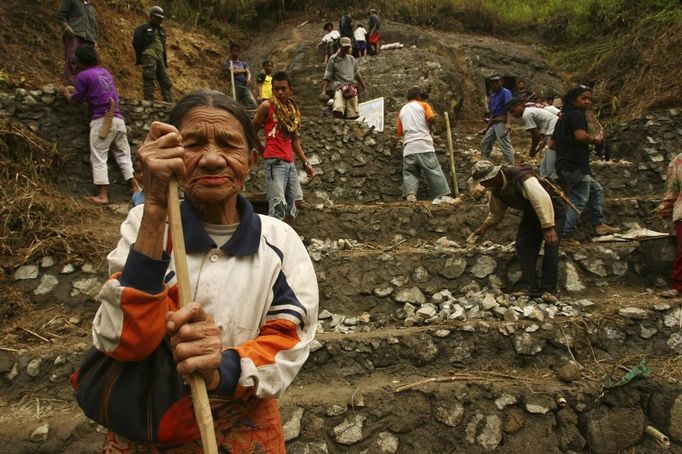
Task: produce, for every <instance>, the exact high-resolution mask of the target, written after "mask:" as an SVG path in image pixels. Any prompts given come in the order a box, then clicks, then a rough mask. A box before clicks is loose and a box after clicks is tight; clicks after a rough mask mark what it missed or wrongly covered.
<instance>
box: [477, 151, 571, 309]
mask: <svg viewBox="0 0 682 454" xmlns="http://www.w3.org/2000/svg"><path fill="white" fill-rule="evenodd" d="M471 178H472V180H473V181H474V182H476V183H478V184H480V185H482V186H484V187H486V188H488V189H489V190H490V201H489V213H488V217H487V218H486V220H485V221H484V222H483V224H482V225H481V226H480V227H479V228H478V229H476V230H475V231H474V233H473V234H472V235H471V237H469V239H468V240H467V241H469V242H475V241H477V240H478V239H480V238H481V237H483V236H484V235H485V234H486V232H487V231H488V230H490V229H491V228H494V227H495V226H497V225H498V224H499V223H500V222H502V219H504V215H505V213H506V210H507V207H510V208H514V209H517V210H521V212H522V213H523V215H522V217H521V224H519V229H518V231H517V232H516V256H517V258H518V260H519V265H520V266H521V273H522V275H523V285H524V287H525V290H526V291H527V292H528V296H529V297H531V298H537V297H540V298H542V299H543V300H544V301H546V302H548V303H555V302H557V298H556V296H554V292H555V291H556V287H557V278H558V274H559V242H560V240H559V236H558V234H557V232H560V231H561V224H562V223H563V220H564V217H565V214H564V212H565V207H564V203H563V202H562V201H561V199H560V198H559V197H558V195H557V194H554V193H553V191H552V190H551V188H549V187H543V185H542V183H541V182H540V181H539V180H538V178H537V176H536V175H535V172H534V171H533V169H532V167H531V166H529V165H522V166H495V165H494V164H493V163H491V162H490V161H478V162H477V163H476V164H475V165H474V168H473V171H472V174H471ZM543 240H544V242H545V250H544V257H543V259H542V275H541V277H540V279H538V275H537V270H536V267H537V263H538V256H539V255H540V246H541V245H542V242H543Z"/></svg>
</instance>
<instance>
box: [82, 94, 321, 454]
mask: <svg viewBox="0 0 682 454" xmlns="http://www.w3.org/2000/svg"><path fill="white" fill-rule="evenodd" d="M253 146H254V132H253V128H252V126H251V121H250V120H249V118H248V116H247V115H246V113H245V111H244V110H243V109H242V108H241V107H240V106H239V105H238V104H237V103H236V102H235V101H234V100H232V99H231V98H229V97H227V96H225V95H224V94H222V93H219V92H216V91H208V90H201V91H196V92H193V93H190V94H188V95H186V96H185V97H183V98H182V99H181V100H180V101H179V102H178V103H177V104H176V105H175V106H174V107H173V109H172V111H171V113H170V116H169V124H165V123H160V122H154V123H153V124H152V126H151V129H150V131H149V135H148V136H147V138H146V140H145V142H144V144H143V145H142V147H141V148H140V150H139V155H140V157H141V160H142V163H143V167H144V187H145V191H146V201H145V204H144V205H142V206H138V207H135V208H133V209H132V210H131V211H130V213H129V214H128V218H127V219H126V221H125V222H124V223H123V224H122V226H121V234H122V237H121V239H120V240H119V243H118V246H117V247H116V249H115V250H114V251H113V252H111V253H110V254H109V256H108V262H109V270H110V273H111V278H110V279H109V280H108V281H107V282H106V283H105V284H104V286H103V288H102V290H101V292H100V294H99V297H98V298H99V303H100V306H99V309H98V311H97V314H96V316H95V319H94V322H93V326H92V333H93V341H94V346H95V349H93V350H91V352H90V353H89V354H88V356H86V359H85V360H84V361H83V363H82V364H81V368H80V369H79V370H78V371H77V372H76V373H75V374H74V376H73V377H72V383H74V387H76V393H77V398H78V402H79V404H80V405H81V407H82V408H83V409H84V410H85V412H86V414H87V415H88V416H90V417H91V418H93V419H96V420H98V422H100V423H101V424H104V425H106V426H107V427H108V428H109V429H110V430H109V432H108V433H107V434H106V435H105V442H104V448H103V452H136V453H141V452H166V450H169V451H168V452H170V451H172V452H182V453H200V452H202V445H201V440H200V433H199V428H198V426H197V424H196V421H195V419H194V415H193V411H192V404H191V395H190V390H189V387H188V386H187V385H186V384H185V383H184V381H183V380H184V379H183V377H186V376H188V375H190V374H191V373H198V374H200V375H201V376H202V377H203V378H204V380H205V382H206V387H207V390H208V393H209V400H210V403H211V407H212V413H213V418H214V424H215V433H216V437H217V442H218V447H219V448H220V452H234V453H237V452H242V453H243V452H268V453H278V454H284V452H285V447H284V436H283V430H282V424H281V420H280V414H279V409H278V404H277V400H276V398H277V397H279V396H280V395H281V394H282V393H283V392H284V390H285V389H286V388H287V386H288V385H289V384H290V383H291V381H292V380H293V379H294V377H295V376H296V374H297V373H298V371H299V370H300V368H301V366H302V365H303V363H304V362H305V360H306V358H307V357H308V354H309V343H310V342H311V341H312V340H313V338H314V335H315V328H316V322H317V310H318V287H317V280H316V277H315V271H314V269H313V266H312V262H311V260H310V258H309V257H308V253H307V251H306V249H305V247H304V246H303V243H302V242H301V240H300V239H299V236H298V235H297V234H296V232H295V231H294V230H293V229H292V228H291V227H289V226H288V225H287V224H285V223H283V222H281V221H279V220H277V219H274V218H272V217H268V216H260V215H258V214H256V213H254V211H253V207H252V206H251V204H250V203H249V202H248V201H247V200H246V199H245V198H243V197H242V196H240V194H239V191H240V189H241V188H242V186H243V184H244V181H245V178H246V176H247V175H248V174H249V168H250V167H251V164H252V160H251V156H252V155H251V153H250V150H251V149H252V148H253ZM173 176H175V177H177V178H178V180H179V181H180V182H181V184H182V186H183V188H184V191H185V197H186V198H185V200H184V201H183V202H182V205H181V207H180V210H181V213H182V220H183V227H184V236H185V237H184V238H180V239H178V238H170V237H169V231H168V223H167V216H168V210H167V205H168V200H167V192H168V182H169V179H170V178H171V177H173ZM178 241H184V242H185V244H186V251H187V262H188V263H187V264H188V270H189V273H190V276H189V280H190V282H191V291H192V299H193V302H192V303H191V304H189V305H188V306H186V307H184V308H180V307H179V302H178V288H177V277H176V273H175V269H174V268H175V261H174V260H173V255H174V253H175V250H174V248H173V247H172V246H173V244H176V243H177V242H178ZM93 358H94V359H93ZM92 361H95V371H94V372H93V373H88V371H89V369H88V368H89V365H90V364H91V362H92ZM107 365H108V366H107ZM103 367H109V369H110V370H109V371H108V372H107V373H106V374H104V375H102V374H101V373H100V370H101V368H103ZM138 370H142V371H143V373H136V371H138ZM152 385H153V386H152ZM102 405H106V407H104V408H105V411H104V414H105V415H106V416H105V417H100V415H101V408H100V406H102ZM152 409H153V411H152ZM147 411H149V413H147ZM124 448H125V451H124ZM159 448H161V450H159Z"/></svg>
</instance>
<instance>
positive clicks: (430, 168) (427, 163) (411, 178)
mask: <svg viewBox="0 0 682 454" xmlns="http://www.w3.org/2000/svg"><path fill="white" fill-rule="evenodd" d="M422 175H424V177H425V178H426V182H427V183H428V185H429V192H430V193H431V197H440V196H442V195H448V194H450V186H448V181H447V180H446V179H445V175H443V170H442V169H441V168H440V164H439V163H438V158H437V157H436V153H435V152H433V151H429V152H427V153H415V154H408V155H407V156H403V197H405V196H407V195H408V194H414V195H417V189H419V179H420V178H421V176H422Z"/></svg>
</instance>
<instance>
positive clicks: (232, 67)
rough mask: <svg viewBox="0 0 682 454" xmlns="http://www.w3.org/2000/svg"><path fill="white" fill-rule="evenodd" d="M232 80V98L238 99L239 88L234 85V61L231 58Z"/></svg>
mask: <svg viewBox="0 0 682 454" xmlns="http://www.w3.org/2000/svg"><path fill="white" fill-rule="evenodd" d="M230 82H231V83H232V99H234V100H235V101H236V100H237V88H236V87H235V86H234V63H233V62H232V60H230Z"/></svg>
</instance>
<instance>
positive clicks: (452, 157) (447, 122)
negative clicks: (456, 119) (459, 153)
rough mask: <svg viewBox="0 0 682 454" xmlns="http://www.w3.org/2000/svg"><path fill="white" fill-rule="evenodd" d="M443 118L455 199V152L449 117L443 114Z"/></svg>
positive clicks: (456, 188) (456, 186) (456, 185)
mask: <svg viewBox="0 0 682 454" xmlns="http://www.w3.org/2000/svg"><path fill="white" fill-rule="evenodd" d="M443 115H444V116H445V127H446V128H447V131H448V154H449V155H450V172H451V173H452V185H453V186H454V190H455V197H459V185H458V184H457V168H456V167H455V152H454V150H453V147H452V131H451V130H450V117H449V116H448V113H447V112H445V113H444V114H443Z"/></svg>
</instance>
